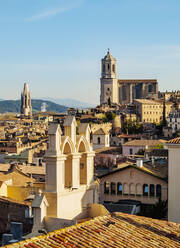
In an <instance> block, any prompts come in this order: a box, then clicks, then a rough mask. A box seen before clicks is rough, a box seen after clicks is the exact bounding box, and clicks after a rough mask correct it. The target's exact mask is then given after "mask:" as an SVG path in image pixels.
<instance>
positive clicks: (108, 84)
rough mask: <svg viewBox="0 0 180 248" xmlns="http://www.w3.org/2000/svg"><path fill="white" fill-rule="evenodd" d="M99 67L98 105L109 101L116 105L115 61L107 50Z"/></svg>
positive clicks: (116, 80)
mask: <svg viewBox="0 0 180 248" xmlns="http://www.w3.org/2000/svg"><path fill="white" fill-rule="evenodd" d="M101 65H102V67H101V79H100V81H101V95H100V104H102V103H107V102H108V101H109V99H110V100H111V102H112V103H118V79H117V70H116V59H115V58H114V57H113V56H112V55H111V53H110V50H109V49H108V52H107V54H106V56H105V57H104V58H103V59H102V60H101Z"/></svg>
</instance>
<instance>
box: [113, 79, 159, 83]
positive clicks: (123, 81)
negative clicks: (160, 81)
mask: <svg viewBox="0 0 180 248" xmlns="http://www.w3.org/2000/svg"><path fill="white" fill-rule="evenodd" d="M118 83H157V79H119V80H118Z"/></svg>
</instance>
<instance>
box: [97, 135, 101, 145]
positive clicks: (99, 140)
mask: <svg viewBox="0 0 180 248" xmlns="http://www.w3.org/2000/svg"><path fill="white" fill-rule="evenodd" d="M97 140H98V145H100V144H101V139H100V137H98V138H97Z"/></svg>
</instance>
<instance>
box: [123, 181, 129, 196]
mask: <svg viewBox="0 0 180 248" xmlns="http://www.w3.org/2000/svg"><path fill="white" fill-rule="evenodd" d="M123 189H124V190H123V195H129V186H128V184H127V183H124V185H123Z"/></svg>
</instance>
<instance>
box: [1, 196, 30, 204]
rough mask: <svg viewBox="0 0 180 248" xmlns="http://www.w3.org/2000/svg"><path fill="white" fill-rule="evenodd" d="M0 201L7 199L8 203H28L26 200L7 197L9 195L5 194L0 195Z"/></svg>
mask: <svg viewBox="0 0 180 248" xmlns="http://www.w3.org/2000/svg"><path fill="white" fill-rule="evenodd" d="M0 201H5V202H7V201H8V202H10V203H15V204H21V205H26V206H28V205H29V204H28V203H27V202H24V201H19V200H15V199H13V198H9V197H6V196H0Z"/></svg>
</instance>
